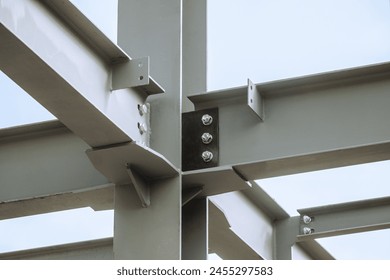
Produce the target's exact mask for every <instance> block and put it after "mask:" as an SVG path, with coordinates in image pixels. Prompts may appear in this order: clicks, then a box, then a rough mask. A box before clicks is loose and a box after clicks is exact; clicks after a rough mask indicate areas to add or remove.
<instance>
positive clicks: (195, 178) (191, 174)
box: [183, 167, 250, 196]
mask: <svg viewBox="0 0 390 280" xmlns="http://www.w3.org/2000/svg"><path fill="white" fill-rule="evenodd" d="M193 187H202V192H201V194H200V195H201V196H210V195H215V194H221V193H225V192H231V191H237V190H243V189H248V188H250V185H249V184H248V183H247V182H246V181H245V180H244V179H243V178H242V177H241V176H240V174H238V173H237V172H236V171H235V170H234V169H233V168H232V167H214V168H208V169H205V170H195V171H186V172H183V189H187V188H193Z"/></svg>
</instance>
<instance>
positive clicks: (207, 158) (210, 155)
mask: <svg viewBox="0 0 390 280" xmlns="http://www.w3.org/2000/svg"><path fill="white" fill-rule="evenodd" d="M202 158H203V161H204V162H210V161H211V160H212V159H213V153H212V152H210V151H204V152H203V153H202Z"/></svg>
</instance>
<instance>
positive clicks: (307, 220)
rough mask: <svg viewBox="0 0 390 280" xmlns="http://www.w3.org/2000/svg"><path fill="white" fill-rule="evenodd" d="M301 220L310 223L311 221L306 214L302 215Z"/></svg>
mask: <svg viewBox="0 0 390 280" xmlns="http://www.w3.org/2000/svg"><path fill="white" fill-rule="evenodd" d="M302 221H303V223H305V224H310V223H311V221H312V218H311V217H309V216H308V215H303V217H302Z"/></svg>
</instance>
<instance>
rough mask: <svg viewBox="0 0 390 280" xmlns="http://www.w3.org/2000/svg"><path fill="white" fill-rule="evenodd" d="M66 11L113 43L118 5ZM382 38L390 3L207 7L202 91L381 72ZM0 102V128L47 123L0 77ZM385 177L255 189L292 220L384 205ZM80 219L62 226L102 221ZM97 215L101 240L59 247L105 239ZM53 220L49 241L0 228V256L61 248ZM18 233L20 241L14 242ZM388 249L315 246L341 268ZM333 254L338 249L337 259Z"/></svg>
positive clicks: (255, 1)
mask: <svg viewBox="0 0 390 280" xmlns="http://www.w3.org/2000/svg"><path fill="white" fill-rule="evenodd" d="M72 2H73V3H74V4H75V5H76V6H77V7H78V8H79V9H81V10H82V11H83V12H84V13H85V14H86V15H87V16H88V17H90V19H91V20H92V21H93V22H94V23H95V24H96V25H97V26H98V27H99V28H101V29H102V30H103V31H104V32H105V33H106V34H107V35H108V36H109V37H110V38H111V39H112V40H113V41H116V31H115V30H116V10H117V4H116V1H115V0H100V1H94V0H72ZM389 34H390V1H389V0H343V1H340V0H323V1H313V0H288V1H287V0H272V1H271V0H228V1H227V0H209V1H208V52H207V55H208V69H207V71H208V72H207V82H208V86H207V87H208V90H216V89H222V88H229V87H234V86H241V85H245V84H246V81H247V79H248V78H250V79H251V80H252V81H254V82H255V83H261V82H265V81H270V80H279V79H285V78H289V77H296V76H302V75H308V74H313V73H320V72H325V71H333V70H338V69H344V68H350V67H357V66H361V65H367V64H374V63H381V62H388V61H390V36H389ZM0 98H1V100H6V101H7V102H1V103H0V128H4V127H8V126H15V125H21V124H27V123H31V122H38V121H44V120H48V119H53V118H54V117H53V116H52V115H51V114H50V113H48V112H47V111H46V110H44V109H43V108H42V107H41V106H40V105H39V104H37V103H36V102H34V100H32V98H31V97H30V96H29V95H28V94H26V93H24V92H23V90H21V89H20V88H19V87H18V86H17V85H15V84H13V83H12V82H10V81H9V79H8V78H7V77H6V76H5V75H4V74H2V73H1V72H0ZM389 167H390V163H389V162H381V163H375V164H370V165H360V166H355V167H351V168H342V169H334V170H327V171H320V172H316V173H304V174H298V175H292V176H284V177H279V178H270V179H265V180H261V181H259V184H260V185H261V186H262V187H263V188H264V189H265V190H267V192H269V193H270V194H271V196H273V197H274V198H275V199H276V200H277V201H278V202H279V203H280V205H282V206H283V207H284V208H285V209H286V210H287V211H288V212H289V213H290V214H291V215H296V212H295V210H296V209H297V208H303V207H309V206H316V205H322V204H328V203H336V202H345V201H351V200H355V199H364V198H369V197H377V196H388V195H389V194H390V191H389V190H388V189H390V188H389V187H388V186H389V184H390V176H389V175H386V173H388V172H387V170H389ZM367 186H370V187H369V188H368V187H367ZM289 192H290V193H295V194H296V193H301V194H302V195H301V196H295V198H294V200H291V199H289V197H291V195H286V194H288V193H289ZM79 211H80V213H84V214H83V215H86V216H83V215H81V214H80V215H79V214H75V213H77V211H76V210H72V212H70V213H68V214H69V215H68V217H73V218H69V219H66V218H63V219H64V224H67V225H69V226H71V227H74V228H78V227H79V225H80V224H82V222H83V221H84V224H85V225H86V226H87V228H88V227H91V225H92V224H93V223H92V224H87V223H85V221H90V222H93V221H98V220H99V218H96V219H95V218H79V217H92V216H93V213H91V212H90V210H88V209H81V210H79ZM57 214H59V215H63V214H64V213H63V212H61V213H57ZM95 214H96V215H97V216H99V215H100V219H101V222H97V223H98V224H100V225H102V224H104V225H105V226H104V227H101V228H99V231H98V232H99V234H100V235H99V234H98V235H90V232H89V230H88V229H83V230H81V231H79V232H83V233H84V235H83V236H80V235H78V233H77V231H69V232H68V235H67V236H68V239H67V240H65V241H66V242H71V241H75V240H76V239H77V238H81V239H90V238H99V236H100V237H106V236H110V235H112V223H113V219H112V211H111V212H110V211H108V212H101V213H95ZM53 215H55V214H47V215H45V216H43V220H45V219H46V220H47V221H48V222H47V224H48V226H49V227H50V225H52V227H53V231H54V232H53V231H52V230H51V229H49V228H48V230H47V233H48V235H44V236H43V238H41V237H42V233H40V232H37V233H35V232H34V231H33V230H32V228H27V229H26V228H21V225H23V226H29V225H32V224H35V223H37V220H36V219H37V218H36V217H35V218H34V217H31V218H32V219H35V220H34V223H32V222H27V220H23V222H20V221H22V220H21V219H22V218H20V219H18V220H15V224H14V225H15V227H16V228H15V227H11V226H9V225H7V226H6V225H5V224H4V223H3V222H0V229H1V233H0V236H1V238H0V239H2V240H4V238H3V237H5V238H7V240H12V241H14V244H11V243H10V242H7V247H6V246H5V245H4V243H0V251H7V250H15V249H20V247H18V246H19V245H22V244H23V245H25V246H27V247H28V246H31V247H34V246H45V245H52V244H54V243H55V242H58V241H55V240H54V239H51V238H48V237H47V236H56V235H59V234H56V233H55V229H56V228H58V230H59V231H57V232H61V226H59V225H58V226H57V225H56V224H53V217H54V216H53ZM91 215H92V216H91ZM65 216H66V215H65ZM65 216H64V217H65ZM27 219H28V218H27ZM54 220H55V218H54ZM48 226H46V227H48ZM37 228H38V227H37ZM18 229H19V230H18ZM26 230H29V231H31V233H32V234H31V236H33V237H32V239H34V240H35V241H36V242H35V243H34V242H32V241H31V240H30V242H31V243H29V242H25V241H23V242H22V240H23V238H24V237H23V232H25V231H26ZM19 232H20V233H22V234H20V235H17V233H19ZM33 232H34V234H33ZM11 236H12V237H13V238H11ZM18 236H19V237H18ZM91 236H94V237H91ZM9 238H10V239H9ZM18 238H19V239H18ZM362 238H363V239H362ZM378 239H381V240H387V241H386V242H385V243H384V244H383V246H380V247H378V246H375V244H372V242H371V243H370V242H364V240H366V241H367V240H378ZM389 240H390V234H389V232H388V231H381V232H374V233H368V234H363V235H353V236H352V235H351V236H343V237H338V238H330V239H328V240H325V239H324V240H321V242H322V243H323V244H324V245H325V246H327V248H330V250H331V251H332V252H333V253H334V255H335V256H337V257H339V258H347V259H350V258H362V257H364V256H366V257H367V255H368V256H369V258H374V259H375V258H390V253H389V252H390V241H389ZM65 241H64V242H65ZM45 242H46V243H48V244H46V243H45ZM358 243H359V244H363V243H364V246H367V248H364V247H357V246H356V244H358ZM340 244H344V245H345V246H343V247H342V250H340ZM347 245H348V246H347ZM12 246H14V247H12ZM345 247H347V248H348V250H345ZM357 248H360V249H359V250H358V249H357ZM362 248H363V249H362ZM370 248H371V249H372V248H376V250H369V249H370ZM372 251H374V252H373V253H372ZM371 253H372V254H371Z"/></svg>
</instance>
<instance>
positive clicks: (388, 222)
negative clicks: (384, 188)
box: [298, 197, 390, 240]
mask: <svg viewBox="0 0 390 280" xmlns="http://www.w3.org/2000/svg"><path fill="white" fill-rule="evenodd" d="M298 211H299V213H300V214H301V224H300V235H299V237H298V239H299V240H307V239H314V238H321V237H330V236H337V235H343V234H350V233H359V232H365V231H373V230H380V229H387V228H390V215H389V213H390V197H384V198H376V199H369V200H362V201H355V202H348V203H340V204H335V205H327V206H321V207H314V208H306V209H300V210H298ZM304 217H305V219H304ZM308 217H309V218H310V219H308ZM309 230H310V231H309ZM304 233H306V234H304Z"/></svg>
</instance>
